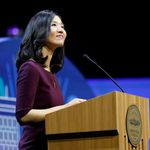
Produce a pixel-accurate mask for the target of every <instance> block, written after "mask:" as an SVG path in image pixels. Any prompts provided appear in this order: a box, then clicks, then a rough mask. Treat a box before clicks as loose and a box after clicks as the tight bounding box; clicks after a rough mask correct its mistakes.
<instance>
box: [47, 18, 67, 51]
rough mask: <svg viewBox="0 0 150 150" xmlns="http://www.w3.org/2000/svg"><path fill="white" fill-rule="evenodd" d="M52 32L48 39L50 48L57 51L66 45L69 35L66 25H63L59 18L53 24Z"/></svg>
mask: <svg viewBox="0 0 150 150" xmlns="http://www.w3.org/2000/svg"><path fill="white" fill-rule="evenodd" d="M50 28H51V32H50V35H49V37H48V42H49V46H50V47H49V48H50V49H56V48H58V47H62V46H63V45H64V42H65V39H66V36H67V33H66V31H65V29H64V24H63V23H62V21H61V19H60V18H59V16H55V17H54V18H53V20H52V22H51V26H50Z"/></svg>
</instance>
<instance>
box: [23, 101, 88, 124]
mask: <svg viewBox="0 0 150 150" xmlns="http://www.w3.org/2000/svg"><path fill="white" fill-rule="evenodd" d="M84 101H86V100H85V99H80V98H75V99H73V100H71V101H70V102H68V103H67V104H64V105H60V106H55V107H52V108H47V109H31V110H30V111H29V112H28V113H27V114H26V115H25V116H23V117H22V118H21V121H22V122H24V123H26V122H30V121H32V122H40V121H44V120H45V115H47V114H48V113H52V112H55V111H57V110H61V109H64V108H67V107H70V106H72V105H76V104H79V103H81V102H84Z"/></svg>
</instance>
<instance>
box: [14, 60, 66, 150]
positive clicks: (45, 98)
mask: <svg viewBox="0 0 150 150" xmlns="http://www.w3.org/2000/svg"><path fill="white" fill-rule="evenodd" d="M62 104H64V99H63V96H62V93H61V89H60V87H59V83H58V80H57V78H56V76H55V75H54V74H52V73H50V72H48V71H46V70H45V69H43V67H42V66H41V65H40V64H38V63H36V62H35V61H33V60H28V61H27V62H25V63H24V64H23V65H22V66H21V67H20V70H19V72H18V77H17V93H16V118H17V121H18V122H19V124H20V125H21V126H22V127H23V132H22V137H21V139H20V142H19V150H47V139H46V136H45V122H44V121H42V122H38V123H34V122H28V123H23V122H21V118H22V117H23V116H24V115H26V114H27V113H28V112H29V111H30V110H31V109H46V108H50V107H54V106H58V105H62Z"/></svg>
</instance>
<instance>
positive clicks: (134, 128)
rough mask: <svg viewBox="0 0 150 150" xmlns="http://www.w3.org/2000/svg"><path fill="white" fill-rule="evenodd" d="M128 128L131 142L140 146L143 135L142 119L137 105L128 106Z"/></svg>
mask: <svg viewBox="0 0 150 150" xmlns="http://www.w3.org/2000/svg"><path fill="white" fill-rule="evenodd" d="M126 130H127V135H128V138H129V142H130V143H131V144H132V145H133V146H135V147H136V146H138V144H139V143H140V140H141V135H142V120H141V114H140V111H139V109H138V107H137V106H136V105H131V106H129V107H128V110H127V114H126Z"/></svg>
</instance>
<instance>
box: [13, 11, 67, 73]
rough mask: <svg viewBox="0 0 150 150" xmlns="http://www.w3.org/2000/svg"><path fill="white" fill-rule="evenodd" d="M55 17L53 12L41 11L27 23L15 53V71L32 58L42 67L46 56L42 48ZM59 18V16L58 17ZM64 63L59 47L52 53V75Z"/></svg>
mask: <svg viewBox="0 0 150 150" xmlns="http://www.w3.org/2000/svg"><path fill="white" fill-rule="evenodd" d="M55 16H59V15H58V14H57V13H55V12H54V11H50V10H43V11H40V12H38V13H36V14H35V15H34V16H33V17H32V18H31V19H30V21H29V23H28V25H27V27H26V29H25V32H24V36H23V38H22V42H21V44H20V49H19V51H18V53H17V59H16V67H17V71H18V70H19V68H20V66H21V65H22V64H23V63H24V62H26V61H27V60H28V59H30V58H32V59H34V60H35V61H36V62H38V63H39V64H41V65H42V66H44V64H45V61H46V59H47V57H48V56H46V57H43V55H42V51H41V50H42V47H43V46H44V45H45V44H46V42H47V39H48V35H49V34H50V32H51V31H50V24H51V21H52V19H53V18H54V17H55ZM59 17H60V16H59ZM63 63H64V47H59V48H57V49H56V50H55V51H54V54H53V56H52V60H51V63H50V68H51V72H52V73H56V72H58V71H59V70H60V69H61V68H62V66H63Z"/></svg>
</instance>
